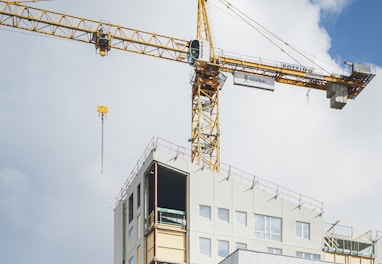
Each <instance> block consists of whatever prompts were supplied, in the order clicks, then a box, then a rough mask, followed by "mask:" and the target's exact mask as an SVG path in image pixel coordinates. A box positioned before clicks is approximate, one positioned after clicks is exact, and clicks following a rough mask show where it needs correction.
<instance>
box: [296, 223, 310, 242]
mask: <svg viewBox="0 0 382 264" xmlns="http://www.w3.org/2000/svg"><path fill="white" fill-rule="evenodd" d="M296 236H297V237H299V238H303V239H310V224H309V223H304V222H299V221H297V222H296Z"/></svg>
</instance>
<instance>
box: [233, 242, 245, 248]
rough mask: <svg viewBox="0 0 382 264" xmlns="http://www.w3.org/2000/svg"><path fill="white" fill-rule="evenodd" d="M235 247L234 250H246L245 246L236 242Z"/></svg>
mask: <svg viewBox="0 0 382 264" xmlns="http://www.w3.org/2000/svg"><path fill="white" fill-rule="evenodd" d="M235 247H236V249H247V244H245V243H239V242H236V243H235Z"/></svg>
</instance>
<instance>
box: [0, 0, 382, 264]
mask: <svg viewBox="0 0 382 264" xmlns="http://www.w3.org/2000/svg"><path fill="white" fill-rule="evenodd" d="M231 2H232V3H233V4H234V5H236V6H237V7H239V8H240V9H242V10H245V11H246V13H247V14H250V15H251V17H253V18H255V19H256V21H258V22H259V23H261V24H262V25H264V26H265V27H267V28H268V29H269V30H270V31H272V32H273V33H275V34H277V35H278V36H280V37H282V38H283V39H284V40H285V41H287V42H288V43H291V44H293V45H294V46H296V47H298V48H299V49H300V50H304V51H307V52H308V53H309V54H314V57H315V58H318V59H319V61H320V62H321V61H322V62H324V63H325V65H324V66H327V67H328V70H329V71H330V72H335V73H340V74H342V73H343V72H342V68H341V67H342V66H343V65H342V63H343V61H344V60H354V61H360V62H372V63H373V64H376V65H377V66H378V67H377V68H376V70H377V76H376V77H375V78H374V80H373V81H372V82H371V83H370V84H369V85H368V87H366V89H365V90H364V91H363V92H362V93H361V94H360V95H359V96H358V97H357V98H356V99H355V100H351V101H349V102H348V104H347V105H346V106H345V107H344V109H343V110H341V111H337V110H333V109H330V108H329V101H328V99H327V98H326V94H325V92H322V91H315V90H311V91H310V93H309V97H307V92H308V91H307V90H306V89H305V88H301V87H294V86H287V85H282V84H276V89H275V91H274V92H264V91H259V90H254V89H249V88H244V87H238V86H234V85H233V81H232V76H230V75H228V79H227V81H226V84H225V86H224V87H223V90H222V91H221V94H220V100H221V101H220V117H221V132H222V134H221V160H222V161H223V162H224V163H226V164H230V165H232V166H234V167H236V168H239V169H241V170H244V171H246V172H248V173H251V174H254V175H257V176H259V177H262V178H264V179H267V180H269V181H271V182H274V183H276V184H279V185H281V186H283V187H286V188H288V189H292V190H294V191H295V192H298V193H302V194H304V195H306V196H309V197H312V198H314V199H316V200H319V201H322V202H324V204H325V213H324V217H325V221H327V222H329V223H333V222H335V221H337V220H341V223H342V224H343V225H349V226H357V227H361V228H362V229H363V230H369V229H373V230H376V229H379V230H381V229H382V226H381V223H382V213H381V212H380V211H378V210H374V209H375V208H378V201H381V200H382V194H381V191H380V186H382V167H381V165H380V164H381V160H382V140H381V135H382V124H381V122H380V117H381V114H382V104H381V103H380V101H381V99H380V98H381V97H382V91H381V89H380V87H381V86H382V77H381V76H382V75H381V72H382V71H381V64H382V62H381V57H380V56H381V55H380V53H381V52H380V46H379V44H380V43H378V40H379V38H380V36H381V34H380V25H381V23H376V22H377V21H376V19H380V15H379V13H378V11H379V10H380V3H379V2H380V1H371V0H367V1H361V0H359V1H346V0H316V1H312V0H299V1H285V0H270V1H263V0H253V1H252V0H251V1H244V0H232V1H231ZM312 2H314V3H315V4H312ZM208 3H209V4H210V9H209V10H210V19H211V21H210V22H211V25H212V29H213V34H214V37H215V43H216V47H218V48H221V49H223V50H225V51H230V52H235V53H237V54H243V55H247V56H253V57H261V58H262V59H264V60H267V59H270V60H275V61H279V62H280V61H288V60H287V59H288V57H286V56H285V54H282V53H280V50H279V49H277V48H274V47H273V46H272V45H270V43H269V42H268V41H266V40H264V39H263V38H262V37H261V36H259V35H258V34H257V32H255V31H253V29H251V28H250V27H248V26H247V25H245V24H243V23H241V22H240V21H238V20H237V19H235V18H233V17H232V16H231V15H229V14H228V11H227V10H225V9H224V7H223V6H222V5H221V4H219V1H217V0H209V1H208ZM337 4H338V5H337ZM0 5H1V4H0ZM33 5H35V6H38V7H40V8H43V9H49V10H54V11H58V12H65V13H67V14H73V15H76V16H80V17H84V18H90V19H95V20H99V19H102V20H103V21H110V22H111V23H114V24H121V25H124V26H127V27H131V28H134V29H140V30H144V31H148V32H155V33H158V34H163V35H166V36H171V37H176V38H182V39H185V40H190V39H193V38H195V31H196V25H195V22H196V12H197V11H196V10H197V9H196V0H184V1H179V0H161V1H152V0H140V1H126V0H113V1H108V3H107V4H106V3H103V4H100V3H97V4H95V3H94V1H93V0H81V1H79V0H67V1H47V2H40V3H34V4H33ZM148 7H150V8H148ZM275 7H277V8H275ZM354 13H355V15H354ZM320 14H321V15H323V14H325V17H322V16H320ZM326 14H328V15H331V16H332V17H327V16H326ZM351 14H353V15H351ZM323 21H324V22H323ZM372 21H374V22H372ZM379 21H380V20H379ZM286 22H287V23H286ZM322 23H324V25H326V27H327V29H328V31H325V30H323V28H322ZM349 31H350V33H351V34H350V33H349ZM335 32H339V33H338V34H337V33H335ZM0 35H1V42H0V50H2V53H1V62H2V63H0V77H1V84H0V125H1V134H0V135H1V136H0V263H7V264H19V263H26V262H27V263H29V264H41V263H56V264H67V263H71V264H83V263H93V264H101V263H102V264H104V263H111V262H112V261H113V208H114V198H115V196H116V195H117V193H118V192H119V190H120V188H121V186H122V185H123V183H124V182H125V180H126V178H127V176H128V175H129V174H130V171H131V170H132V169H133V168H134V166H135V165H136V163H137V160H138V159H139V157H140V156H141V154H142V153H143V151H144V148H145V147H146V145H147V144H148V142H149V141H150V139H151V138H152V137H153V136H157V137H161V138H164V139H166V140H168V141H170V142H173V143H175V144H178V145H181V146H184V147H187V148H189V142H188V138H189V137H190V123H191V122H190V118H191V106H190V105H191V100H190V94H191V88H190V84H189V76H190V72H191V68H190V67H189V65H186V64H178V63H176V62H172V61H167V60H166V61H163V60H160V59H155V58H151V57H145V56H142V55H137V54H131V53H128V52H121V51H115V50H112V51H111V52H110V53H109V54H108V56H106V57H103V58H101V57H100V56H98V55H97V54H96V52H95V48H94V46H92V45H91V44H84V43H79V42H75V41H72V40H62V39H57V38H52V37H46V36H40V35H36V34H29V33H28V34H27V33H26V32H24V31H16V30H14V29H12V28H5V27H0ZM350 36H351V37H352V41H349V38H350ZM349 42H351V45H350V44H349ZM355 43H356V45H355ZM330 47H331V48H330ZM336 63H337V64H336ZM99 104H102V105H107V106H109V114H108V116H107V118H106V120H105V138H104V173H103V174H101V173H100V169H101V164H100V162H101V153H100V150H101V120H100V119H99V117H98V114H97V111H96V109H97V108H96V107H97V105H99Z"/></svg>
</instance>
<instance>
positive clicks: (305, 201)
mask: <svg viewBox="0 0 382 264" xmlns="http://www.w3.org/2000/svg"><path fill="white" fill-rule="evenodd" d="M178 154H179V153H178ZM178 154H177V155H174V154H169V153H167V152H162V151H161V150H159V149H158V148H154V150H152V151H148V152H147V155H146V156H144V157H143V159H142V162H141V164H140V166H139V167H137V169H136V171H135V172H134V173H133V174H134V175H132V176H131V177H130V178H129V179H128V181H127V183H126V184H125V186H124V188H122V191H121V193H120V194H119V196H118V197H117V203H116V207H115V210H114V263H115V264H125V263H126V264H133V263H134V264H146V263H147V264H149V263H152V260H150V257H149V256H150V254H151V255H153V254H155V253H152V252H151V253H150V252H149V251H150V248H151V247H153V245H151V244H152V243H153V241H151V240H149V239H148V225H149V222H150V219H149V217H150V216H149V215H150V212H149V209H148V208H149V207H150V206H149V201H147V200H149V198H148V196H147V192H151V190H150V188H149V186H147V185H148V183H147V181H146V182H145V177H147V175H148V174H149V172H148V171H149V170H150V169H151V168H152V164H153V162H155V163H157V164H159V165H160V166H163V167H166V168H167V169H170V170H173V171H176V172H178V173H180V174H181V175H183V176H184V177H187V179H186V185H185V192H186V194H185V196H186V198H185V203H186V204H185V206H184V208H185V212H184V213H185V215H186V224H185V226H184V230H183V232H184V233H185V236H184V237H185V239H184V240H185V241H184V246H180V248H182V247H184V258H183V259H181V260H178V261H169V260H161V259H157V258H156V257H154V258H153V259H154V261H157V263H190V264H191V263H192V264H213V263H220V262H221V263H239V262H238V260H237V261H236V260H235V259H238V257H236V255H238V254H239V253H238V252H242V250H239V251H236V250H237V249H238V248H240V249H244V251H243V252H249V251H254V252H253V254H255V252H259V254H265V255H266V257H264V258H259V260H261V259H263V260H267V259H268V258H269V257H271V258H272V257H274V261H276V262H277V264H280V263H290V262H293V263H297V262H298V261H300V262H301V258H305V260H306V261H307V259H306V258H309V259H312V260H316V261H317V262H316V263H319V262H323V261H324V260H325V253H324V252H323V238H324V236H325V231H326V230H325V224H324V219H323V215H322V212H323V211H322V210H323V207H322V203H320V202H318V201H315V200H313V199H310V198H307V197H304V196H302V195H298V194H296V193H294V192H292V191H289V190H287V189H285V188H281V187H279V186H277V185H274V184H271V183H269V182H267V181H265V180H262V179H259V178H256V177H254V176H249V175H248V174H245V173H241V172H240V171H238V170H236V171H233V169H232V168H231V167H222V168H221V171H220V173H217V172H212V171H209V170H208V169H205V168H203V167H201V166H198V165H195V164H193V163H190V162H188V161H186V160H185V159H183V158H182V157H179V155H178ZM138 185H139V187H138ZM138 189H140V191H137V190H138ZM138 192H139V193H140V194H139V195H140V197H138V196H137V195H138ZM168 195H171V194H168ZM174 199H177V197H174ZM138 200H139V201H140V202H139V203H140V204H138ZM129 206H130V207H132V208H129ZM167 209H173V208H167ZM170 240H171V236H170V235H168V236H167V237H166V239H162V240H161V242H160V241H156V242H155V243H169V244H171V242H170ZM165 247H166V246H165ZM173 252H174V251H173ZM260 252H263V253H260ZM268 253H273V254H268ZM168 254H170V255H171V254H173V253H171V251H168ZM235 254H236V255H235ZM243 254H244V253H243ZM164 255H165V254H164ZM173 255H174V254H173ZM244 255H245V254H244ZM280 255H281V256H280ZM283 256H284V260H285V261H283V260H282V259H283V258H282V257H283ZM287 256H288V257H287ZM280 257H281V259H279V258H280ZM291 257H292V258H291ZM296 257H301V258H296ZM276 258H277V259H276ZM242 259H243V257H242ZM244 259H245V258H244ZM253 259H255V258H253ZM290 259H292V260H293V259H295V260H296V261H291V260H290ZM276 262H275V263H276ZM240 263H245V262H242V261H240ZM248 263H249V262H248ZM251 263H255V262H251ZM256 263H260V264H263V261H256ZM267 263H268V261H267ZM264 264H265V263H264ZM374 264H378V262H374Z"/></svg>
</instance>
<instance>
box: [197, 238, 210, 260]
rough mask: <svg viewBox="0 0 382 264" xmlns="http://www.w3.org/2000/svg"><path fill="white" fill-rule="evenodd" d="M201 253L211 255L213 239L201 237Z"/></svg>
mask: <svg viewBox="0 0 382 264" xmlns="http://www.w3.org/2000/svg"><path fill="white" fill-rule="evenodd" d="M199 253H200V254H202V255H206V256H211V239H209V238H205V237H199Z"/></svg>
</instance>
